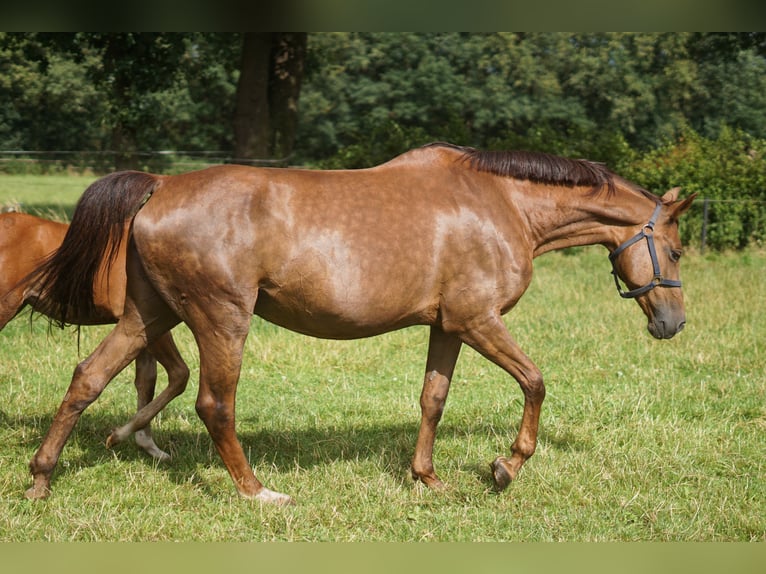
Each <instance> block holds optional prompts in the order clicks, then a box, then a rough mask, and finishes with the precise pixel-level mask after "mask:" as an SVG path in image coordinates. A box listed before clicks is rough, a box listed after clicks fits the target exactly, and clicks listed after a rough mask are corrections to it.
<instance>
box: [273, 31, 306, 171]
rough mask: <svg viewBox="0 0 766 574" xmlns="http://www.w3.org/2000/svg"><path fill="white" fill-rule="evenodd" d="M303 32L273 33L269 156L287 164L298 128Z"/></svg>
mask: <svg viewBox="0 0 766 574" xmlns="http://www.w3.org/2000/svg"><path fill="white" fill-rule="evenodd" d="M306 44H307V34H306V33H285V34H274V37H273V42H272V51H271V62H272V66H271V82H270V89H269V103H270V107H271V114H270V117H271V153H272V156H273V157H275V158H279V159H280V160H282V161H283V162H284V163H287V162H288V161H289V159H290V156H291V155H292V152H293V145H294V144H295V133H296V131H297V129H298V97H299V96H300V91H301V80H302V79H303V62H304V60H305V56H306Z"/></svg>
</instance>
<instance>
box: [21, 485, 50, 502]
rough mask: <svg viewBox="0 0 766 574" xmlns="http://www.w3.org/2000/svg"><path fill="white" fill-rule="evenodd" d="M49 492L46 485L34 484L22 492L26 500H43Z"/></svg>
mask: <svg viewBox="0 0 766 574" xmlns="http://www.w3.org/2000/svg"><path fill="white" fill-rule="evenodd" d="M50 493H51V489H50V488H49V487H48V486H46V485H40V484H34V485H32V486H30V487H29V488H28V489H27V491H26V492H25V493H24V497H25V498H26V499H27V500H43V499H44V498H48V496H49V495H50Z"/></svg>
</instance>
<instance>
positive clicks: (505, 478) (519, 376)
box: [461, 315, 545, 490]
mask: <svg viewBox="0 0 766 574" xmlns="http://www.w3.org/2000/svg"><path fill="white" fill-rule="evenodd" d="M461 338H462V339H463V341H464V342H465V343H467V344H468V345H470V346H471V347H473V348H474V349H476V350H477V351H478V352H479V353H481V354H482V355H484V356H485V357H486V358H488V359H489V360H490V361H492V362H493V363H495V364H497V365H499V366H500V367H502V368H503V369H505V370H506V371H507V372H508V373H510V374H511V376H513V378H514V379H516V380H517V381H518V383H519V385H520V386H521V390H522V391H523V393H524V412H523V414H522V417H521V426H520V428H519V433H518V436H517V437H516V440H515V441H514V442H513V445H511V452H512V455H511V457H510V458H506V457H502V456H501V457H498V458H496V459H495V461H494V462H493V463H492V474H493V477H494V480H495V485H496V486H497V488H498V489H499V490H502V489H504V488H505V487H506V486H508V484H509V483H510V482H511V481H512V480H513V479H514V478H516V475H517V474H518V472H519V469H521V466H522V465H523V464H524V462H525V461H526V460H527V459H528V458H529V457H530V456H532V455H533V454H534V452H535V448H536V446H537V428H538V423H539V420H540V407H541V406H542V404H543V399H544V398H545V385H544V384H543V376H542V373H541V372H540V369H538V368H537V366H535V364H534V363H533V362H532V361H531V360H530V359H529V357H527V356H526V355H525V354H524V352H523V351H522V350H521V348H520V347H519V345H518V344H517V343H516V341H514V340H513V338H512V337H511V335H510V333H508V329H507V328H506V326H505V324H504V323H503V320H502V318H501V317H500V316H499V315H498V316H494V317H491V318H490V320H488V321H482V322H477V323H476V324H475V325H472V326H471V327H469V328H468V329H466V330H465V331H464V332H463V333H462V334H461Z"/></svg>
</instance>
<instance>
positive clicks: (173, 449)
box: [0, 410, 588, 490]
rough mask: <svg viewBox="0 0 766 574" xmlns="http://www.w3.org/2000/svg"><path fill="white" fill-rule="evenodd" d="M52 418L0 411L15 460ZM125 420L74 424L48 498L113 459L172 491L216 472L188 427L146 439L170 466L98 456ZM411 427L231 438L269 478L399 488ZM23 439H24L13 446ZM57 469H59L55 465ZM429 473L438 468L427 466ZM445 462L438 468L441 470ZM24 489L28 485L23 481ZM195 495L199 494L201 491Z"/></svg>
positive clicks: (479, 469)
mask: <svg viewBox="0 0 766 574" xmlns="http://www.w3.org/2000/svg"><path fill="white" fill-rule="evenodd" d="M52 419H53V416H52V414H46V415H43V416H28V417H27V416H24V417H20V418H19V417H10V416H8V415H7V414H6V413H5V412H4V411H3V410H0V426H1V427H5V428H13V429H14V431H15V432H13V433H12V434H11V435H10V436H11V440H9V441H6V446H7V447H8V448H9V449H11V450H13V451H15V452H25V453H29V457H30V458H31V457H32V456H33V454H34V453H35V452H36V450H37V448H39V446H40V444H41V442H42V438H43V436H44V435H45V433H46V432H47V429H48V428H49V426H50V424H51V422H52ZM126 420H127V417H126V416H120V415H117V414H105V413H92V414H91V413H88V412H87V411H86V412H85V414H84V415H83V416H82V418H81V419H80V420H79V421H78V424H77V425H76V427H75V429H74V431H73V433H72V435H71V436H70V438H69V440H68V441H67V445H72V444H76V448H67V446H65V447H64V451H63V453H62V456H61V460H60V462H59V464H58V466H57V468H56V470H55V471H54V475H53V480H52V487H53V489H54V490H55V482H56V480H57V477H59V476H61V475H62V474H65V473H71V472H77V471H78V470H79V469H83V468H90V467H96V466H100V465H104V464H109V463H110V462H113V461H114V456H115V454H116V456H117V457H118V458H119V459H120V460H122V461H125V462H140V463H143V464H147V465H153V464H157V468H158V469H159V470H160V471H161V472H165V473H166V474H167V476H168V478H169V479H170V480H172V481H173V482H175V483H176V484H188V483H189V482H190V481H194V482H197V480H195V479H194V478H193V477H194V476H195V475H197V474H198V471H199V467H200V466H211V467H212V466H221V467H223V463H222V461H221V459H220V457H219V456H218V454H217V453H216V451H215V447H214V445H213V442H212V440H211V438H210V437H209V435H208V434H207V432H206V430H205V428H204V425H203V424H202V422H201V421H199V420H197V421H195V424H194V428H193V429H190V430H178V429H171V430H160V431H158V430H156V429H155V430H154V438H155V440H156V441H157V444H158V446H159V447H160V448H162V449H163V450H165V451H167V452H169V453H170V454H171V456H172V458H171V460H170V461H168V462H163V463H155V462H154V461H153V459H151V458H150V457H149V455H147V454H146V453H144V452H143V451H142V450H141V449H140V448H139V447H138V446H137V445H136V444H135V442H134V441H133V439H132V437H131V438H130V439H128V440H126V441H125V442H124V443H122V444H119V445H117V446H115V447H114V448H113V449H112V450H109V449H107V448H106V445H105V440H106V437H107V435H108V434H109V432H110V431H111V429H113V428H116V427H118V426H120V425H121V424H123V423H124V422H125V421H126ZM418 424H419V419H416V418H413V420H412V421H407V422H402V423H396V424H380V425H374V424H373V425H370V426H362V425H357V426H348V427H345V428H337V427H333V428H330V427H321V426H320V427H316V428H299V429H283V430H264V431H257V432H253V431H247V430H245V431H242V432H238V435H237V436H238V438H239V440H240V443H241V444H242V446H243V448H244V450H245V453H246V454H247V456H248V458H249V460H250V464H251V465H253V466H255V467H256V469H257V467H258V466H260V465H264V464H266V465H272V466H273V467H274V468H275V469H276V470H277V471H279V472H285V473H289V472H292V471H294V470H295V469H296V467H297V468H299V469H311V468H313V467H316V466H321V465H328V464H331V463H333V462H335V461H358V460H373V459H378V460H380V461H382V464H384V465H385V468H386V469H387V472H389V473H390V474H391V475H392V477H393V478H394V480H399V481H402V482H403V481H405V480H406V477H408V476H409V466H410V462H411V459H412V455H413V452H414V447H415V442H416V438H417V432H418ZM516 430H517V428H515V427H509V428H507V429H506V432H505V433H504V435H505V436H507V437H508V442H507V444H506V445H504V446H503V448H504V450H505V451H506V452H503V453H500V452H498V453H496V454H509V453H510V444H511V441H512V438H513V436H514V435H515V432H516ZM496 431H497V428H496V426H494V425H492V424H490V423H477V424H472V425H467V426H456V425H454V424H450V423H449V422H444V423H442V424H441V425H440V426H439V430H438V433H437V438H436V448H437V449H438V448H439V442H440V441H448V440H452V441H458V442H459V441H460V439H461V437H466V441H468V440H469V438H468V437H470V436H472V435H478V436H480V437H482V438H484V437H487V438H488V439H489V440H494V439H490V438H489V437H491V436H492V435H493V434H496ZM21 437H25V438H21ZM539 441H540V442H543V441H544V442H545V443H547V444H549V445H551V446H553V447H554V448H556V449H562V450H571V449H577V450H579V449H586V448H588V447H587V445H579V444H574V443H573V442H572V438H571V437H570V436H564V437H556V436H548V435H547V434H546V433H545V432H541V433H540V435H539ZM490 462H491V460H486V461H482V460H476V461H471V462H470V463H466V464H464V465H462V466H461V470H462V471H465V472H468V473H474V474H475V475H476V477H477V479H478V480H479V481H480V482H481V483H484V484H486V486H487V487H488V488H490V487H492V485H493V481H492V475H491V472H490V470H489V463H490ZM62 463H64V464H62ZM435 463H436V466H437V472H438V469H439V467H440V461H439V460H438V459H437V460H436V461H435ZM444 463H445V461H442V465H443V464H444ZM30 483H31V479H30ZM203 488H205V489H206V490H207V488H206V487H205V486H204V485H203Z"/></svg>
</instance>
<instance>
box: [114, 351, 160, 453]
mask: <svg viewBox="0 0 766 574" xmlns="http://www.w3.org/2000/svg"><path fill="white" fill-rule="evenodd" d="M133 384H134V385H135V387H136V398H137V408H136V412H138V411H140V410H141V409H142V408H143V407H144V405H147V404H149V403H150V402H152V399H153V398H154V389H155V387H156V384H157V360H156V359H155V358H154V357H153V356H152V355H151V354H150V353H149V352H148V351H147V350H146V349H144V350H143V351H141V352H140V353H139V354H138V357H136V378H135V380H134V381H133ZM135 432H136V444H137V445H138V446H139V447H141V448H142V449H143V450H145V451H146V452H147V453H149V455H151V456H153V457H154V458H156V459H158V460H167V459H169V458H170V455H169V454H168V453H166V452H165V451H163V450H162V449H160V447H158V446H157V444H156V443H155V442H154V438H153V437H152V429H151V427H150V426H149V423H147V424H146V426H145V427H143V428H139V429H137V430H136V431H135ZM107 446H109V439H107Z"/></svg>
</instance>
